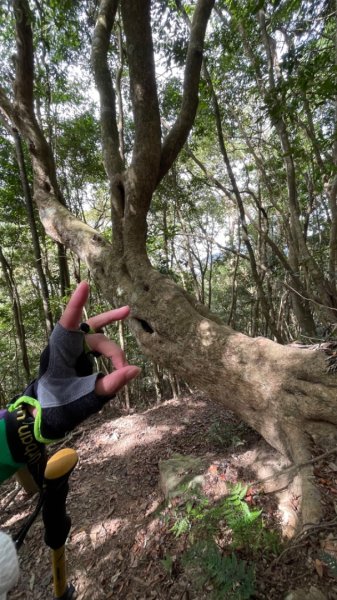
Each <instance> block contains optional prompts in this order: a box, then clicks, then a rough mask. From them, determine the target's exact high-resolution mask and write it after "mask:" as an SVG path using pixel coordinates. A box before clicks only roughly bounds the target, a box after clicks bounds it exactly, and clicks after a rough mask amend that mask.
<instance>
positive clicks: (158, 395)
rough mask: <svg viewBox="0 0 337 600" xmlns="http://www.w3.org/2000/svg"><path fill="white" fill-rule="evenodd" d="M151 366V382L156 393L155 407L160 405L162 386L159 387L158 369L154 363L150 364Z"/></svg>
mask: <svg viewBox="0 0 337 600" xmlns="http://www.w3.org/2000/svg"><path fill="white" fill-rule="evenodd" d="M152 364H153V381H154V389H155V392H156V404H157V406H158V405H159V404H161V402H162V400H163V394H162V386H161V377H160V373H159V369H158V365H157V363H156V362H152Z"/></svg>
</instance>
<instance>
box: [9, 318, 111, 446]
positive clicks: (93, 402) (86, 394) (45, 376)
mask: <svg viewBox="0 0 337 600" xmlns="http://www.w3.org/2000/svg"><path fill="white" fill-rule="evenodd" d="M98 377H102V374H101V373H93V367H92V362H91V360H90V358H89V356H88V353H87V352H86V351H85V336H84V333H83V331H81V330H77V331H69V330H67V329H65V328H64V327H63V326H62V325H61V324H60V323H57V325H56V326H55V329H54V331H53V333H52V335H51V337H50V340H49V344H48V346H47V347H46V348H45V350H44V351H43V352H42V354H41V359H40V371H39V376H38V378H37V379H35V380H34V381H33V382H32V383H30V384H29V386H28V387H27V388H26V390H25V391H24V394H23V395H22V396H21V397H20V398H18V399H17V400H16V401H15V402H14V403H13V404H12V405H11V406H10V407H9V408H8V410H9V411H14V410H15V409H16V408H17V407H18V406H19V405H21V404H23V403H24V404H30V405H31V406H34V407H35V408H36V409H37V414H36V416H35V423H34V436H35V438H36V440H38V441H39V442H42V443H44V444H48V443H51V442H53V441H55V440H58V439H60V438H63V437H64V436H65V435H66V434H67V433H69V432H70V431H72V430H73V429H74V428H75V427H76V426H77V425H79V424H80V423H81V422H82V421H84V420H85V419H86V418H87V417H89V416H90V415H92V414H94V413H96V412H98V411H99V410H101V408H102V407H103V405H104V404H105V403H106V402H108V400H110V399H111V397H112V395H111V396H98V395H97V394H96V393H95V385H96V380H97V378H98Z"/></svg>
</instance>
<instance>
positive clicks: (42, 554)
mask: <svg viewBox="0 0 337 600" xmlns="http://www.w3.org/2000/svg"><path fill="white" fill-rule="evenodd" d="M219 423H230V424H232V425H234V426H236V425H237V423H236V421H235V419H234V417H233V415H232V414H231V413H228V412H227V411H225V410H224V409H223V408H222V407H221V406H218V405H216V404H212V403H210V402H209V401H207V399H205V398H203V397H202V396H198V395H195V396H191V395H190V396H186V397H184V398H182V399H180V400H169V401H166V402H164V403H163V404H161V405H160V406H156V407H153V408H150V409H148V410H145V411H144V412H139V413H134V414H131V415H126V414H123V411H122V410H119V409H116V408H115V407H109V408H107V409H105V410H104V412H103V413H101V414H100V415H98V416H95V417H94V418H92V419H91V420H90V421H88V422H86V424H85V425H84V426H83V427H82V429H79V430H78V431H76V432H75V433H74V434H73V435H72V437H71V438H70V439H69V440H68V441H67V446H69V447H73V448H75V449H76V450H77V452H78V454H79V463H78V465H77V467H76V469H75V471H74V472H73V474H72V476H71V482H70V492H69V496H68V510H69V512H70V514H71V518H72V528H71V533H70V536H69V539H68V542H67V547H66V555H67V565H68V576H69V580H70V581H71V582H72V583H73V585H74V586H75V589H76V593H77V596H76V597H77V598H78V599H83V600H105V599H106V600H109V599H112V598H114V599H121V600H124V599H125V600H148V599H158V600H159V599H160V600H202V599H204V598H213V597H214V596H213V591H212V587H208V588H207V587H206V588H205V589H202V590H200V589H199V590H196V589H195V587H194V583H193V580H191V579H190V578H189V576H188V573H186V572H185V570H184V568H183V566H182V563H181V561H180V556H181V554H182V552H183V551H184V549H185V548H186V546H187V545H188V543H189V538H188V535H187V534H185V535H182V536H180V537H175V536H174V535H173V533H172V530H171V529H172V518H171V517H172V514H173V513H172V506H174V502H176V501H173V503H172V504H169V505H168V504H167V503H165V501H164V495H163V492H162V490H161V488H160V485H159V461H160V460H165V459H168V458H170V457H172V455H174V454H176V453H180V454H189V455H194V456H196V457H205V458H206V461H207V464H208V467H207V468H206V472H205V482H206V485H205V488H206V493H207V494H208V495H209V497H210V498H213V499H217V498H219V497H220V496H221V494H222V492H223V482H224V481H227V480H230V481H232V482H234V483H235V482H237V481H242V482H243V483H244V482H249V481H251V480H252V472H251V470H250V469H248V468H247V460H246V457H247V456H248V455H250V456H251V455H252V452H254V448H255V446H256V444H258V443H260V441H259V439H258V437H257V435H256V434H255V433H254V432H251V431H247V430H243V431H241V430H240V428H239V429H237V433H238V435H237V436H235V437H234V438H233V440H232V442H233V443H232V444H230V445H229V447H227V448H224V447H223V446H221V444H219V439H218V438H219V428H218V426H219ZM220 441H221V440H220ZM63 445H64V444H63ZM59 447H60V446H54V448H53V451H54V450H57V449H58V448H59ZM333 467H334V463H331V461H330V467H329V477H328V475H327V470H326V469H327V466H326V465H325V464H320V465H318V466H317V476H318V479H319V484H320V485H321V487H322V491H323V496H322V498H323V500H322V501H323V502H325V503H326V524H325V526H322V528H319V529H317V531H316V532H314V534H311V535H308V536H305V537H304V538H301V539H300V540H299V541H297V543H294V542H293V544H294V546H293V547H289V546H283V547H282V551H279V552H278V554H274V555H273V554H272V555H268V557H265V556H264V555H263V552H262V553H260V554H259V555H257V556H254V557H251V558H252V560H253V561H254V564H255V569H256V592H255V593H254V595H252V596H251V597H252V598H260V599H267V600H278V599H281V598H284V597H285V595H286V592H288V591H289V590H291V589H296V588H308V587H310V586H315V587H316V588H318V589H319V590H321V591H322V592H323V593H324V594H325V597H326V598H329V599H335V598H337V580H336V579H335V577H337V575H334V569H333V567H332V568H331V569H328V568H327V566H326V564H325V563H324V562H322V560H321V559H320V549H321V546H322V544H321V542H322V539H323V538H324V540H325V541H326V540H327V539H328V540H330V542H331V544H332V545H333V544H334V543H335V538H337V522H335V516H336V513H335V511H334V504H333V502H332V501H331V497H333V496H334V494H337V480H336V479H335V477H336V476H337V473H333ZM336 471H337V467H336ZM15 486H16V484H15V482H14V481H13V480H12V481H9V482H7V483H6V484H4V485H3V486H2V488H1V494H0V528H1V529H3V530H5V531H7V532H9V533H11V534H12V535H15V533H16V532H17V531H18V529H19V528H20V526H21V525H22V523H23V522H24V520H25V518H26V517H27V515H29V514H30V513H31V512H32V510H33V508H34V506H35V504H36V498H28V497H27V495H26V494H25V493H24V492H23V491H22V490H19V491H18V492H17V493H16V495H15V498H13V499H11V498H12V496H13V494H14V493H15V489H16V487H15ZM335 488H336V489H335ZM331 490H333V491H331ZM250 493H251V494H253V493H254V490H253V491H251V492H250ZM335 497H336V498H337V495H336V496H335ZM256 503H257V506H258V507H259V508H261V509H262V516H263V517H264V518H265V519H266V521H267V523H268V524H270V525H271V526H273V527H275V528H277V527H278V523H279V522H280V512H279V508H278V505H277V502H276V499H275V496H274V495H273V494H265V495H260V496H259V497H258V498H257V500H256ZM294 503H296V499H294ZM295 508H296V507H295ZM167 557H169V559H170V568H169V569H168V568H167ZM246 558H248V559H249V557H246ZM165 565H166V566H165ZM336 565H337V563H336ZM20 567H21V576H20V581H19V584H18V585H17V587H16V588H15V589H14V590H13V591H12V592H10V594H9V596H8V597H9V599H10V600H19V599H24V600H39V599H42V598H43V599H46V598H52V597H53V593H52V577H51V568H50V557H49V549H48V548H47V547H46V546H45V544H44V542H43V524H42V520H41V517H38V519H37V520H36V521H35V523H34V524H33V526H32V528H31V530H30V531H29V534H28V535H27V537H26V540H25V542H24V545H23V546H22V547H21V549H20ZM226 597H227V596H226ZM236 597H237V596H235V598H236ZM228 598H230V596H228Z"/></svg>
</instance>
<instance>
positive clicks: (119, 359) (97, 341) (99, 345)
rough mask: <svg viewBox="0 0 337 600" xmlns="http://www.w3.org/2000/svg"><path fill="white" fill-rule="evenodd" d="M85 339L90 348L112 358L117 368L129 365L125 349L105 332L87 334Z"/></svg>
mask: <svg viewBox="0 0 337 600" xmlns="http://www.w3.org/2000/svg"><path fill="white" fill-rule="evenodd" d="M85 341H86V343H87V344H88V346H89V348H90V350H94V351H95V352H99V353H100V354H103V356H106V357H107V358H110V360H111V362H112V364H113V366H114V367H115V369H121V368H122V367H125V366H127V364H128V362H127V360H126V358H125V354H124V352H123V350H122V349H121V348H120V347H119V346H118V345H117V344H115V342H112V341H111V340H109V339H108V338H107V337H105V335H103V333H89V334H88V335H86V336H85Z"/></svg>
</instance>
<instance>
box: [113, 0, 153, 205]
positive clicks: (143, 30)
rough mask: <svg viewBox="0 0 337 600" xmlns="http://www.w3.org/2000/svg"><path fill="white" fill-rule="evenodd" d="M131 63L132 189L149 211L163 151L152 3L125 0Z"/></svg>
mask: <svg viewBox="0 0 337 600" xmlns="http://www.w3.org/2000/svg"><path fill="white" fill-rule="evenodd" d="M121 8H122V17H123V23H124V29H125V35H126V47H127V55H128V62H129V76H130V94H131V101H132V108H133V116H134V125H135V139H134V146H133V155H132V163H131V171H132V177H131V178H132V180H133V181H132V187H137V189H138V192H137V196H138V198H139V196H140V193H142V195H143V198H144V200H145V198H146V205H144V210H146V212H147V210H148V208H149V202H150V199H151V195H152V192H153V190H154V189H155V185H156V181H157V175H158V169H159V160H160V151H161V129H160V116H159V104H158V96H157V84H156V77H155V66H154V51H153V42H152V31H151V16H150V8H151V2H150V0H143V1H142V2H135V1H134V0H124V1H123V2H122V5H121Z"/></svg>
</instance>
